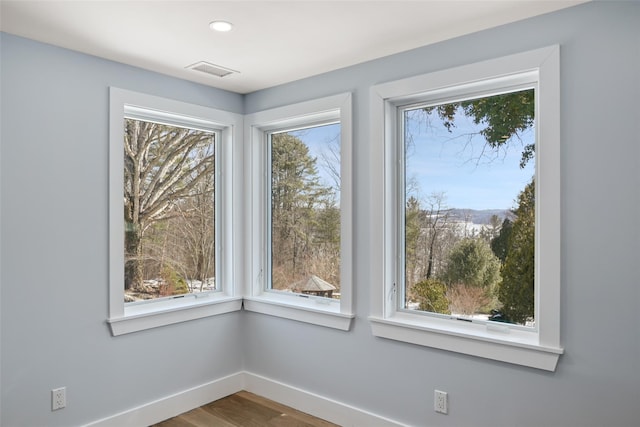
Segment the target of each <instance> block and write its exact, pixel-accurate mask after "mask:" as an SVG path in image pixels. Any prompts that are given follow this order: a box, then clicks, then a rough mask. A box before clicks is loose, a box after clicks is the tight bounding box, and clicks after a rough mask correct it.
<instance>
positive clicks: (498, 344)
mask: <svg viewBox="0 0 640 427" xmlns="http://www.w3.org/2000/svg"><path fill="white" fill-rule="evenodd" d="M409 317H415V315H414V316H411V315H408V316H402V315H399V316H394V317H392V318H386V319H383V318H378V317H369V321H370V322H371V330H372V333H373V335H374V336H377V337H381V338H387V339H392V340H396V341H403V342H408V343H412V344H417V345H422V346H426V347H433V348H438V349H442V350H448V351H453V352H457V353H463V354H468V355H472V356H477V357H483V358H486V359H492V360H498V361H502V362H507V363H513V364H516V365H521V366H528V367H531V368H536V369H542V370H546V371H552V372H553V371H555V369H556V365H557V363H558V359H559V357H560V355H561V354H562V353H563V352H564V350H563V349H562V348H560V347H550V346H544V345H540V344H539V343H538V335H537V334H536V333H532V332H523V331H514V330H512V331H510V332H508V333H507V332H501V331H491V330H489V329H488V328H487V326H485V325H472V326H471V325H469V326H471V327H462V326H458V325H456V324H455V323H452V321H451V320H443V321H438V320H434V321H431V320H429V321H425V320H424V319H409ZM465 326H467V325H465Z"/></svg>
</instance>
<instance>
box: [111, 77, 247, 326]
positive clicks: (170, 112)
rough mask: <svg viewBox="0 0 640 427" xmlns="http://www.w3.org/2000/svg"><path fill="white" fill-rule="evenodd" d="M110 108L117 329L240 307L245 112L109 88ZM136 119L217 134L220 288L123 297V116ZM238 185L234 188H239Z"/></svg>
mask: <svg viewBox="0 0 640 427" xmlns="http://www.w3.org/2000/svg"><path fill="white" fill-rule="evenodd" d="M109 95H110V110H109V115H110V117H109V318H108V320H107V322H108V323H109V325H110V327H111V332H112V334H113V335H114V336H115V335H121V334H126V333H131V332H136V331H140V330H144V329H149V328H154V327H158V326H163V325H168V324H173V323H178V322H184V321H187V320H193V319H198V318H202V317H207V316H213V315H217V314H222V313H227V312H231V311H237V310H240V309H241V306H242V294H241V292H240V290H239V289H238V288H239V286H237V285H236V283H238V281H239V280H241V279H242V277H241V276H242V275H241V270H240V268H239V267H238V265H237V263H234V258H236V257H238V258H239V255H240V254H239V253H238V252H239V251H240V245H238V244H237V243H236V242H238V241H240V239H241V238H242V236H241V232H242V231H241V227H240V225H238V226H234V225H233V217H234V215H237V214H238V212H239V211H240V210H241V202H242V200H241V199H240V197H238V196H236V197H235V198H234V197H233V195H234V194H236V195H237V194H241V191H240V189H241V186H242V182H243V179H242V168H241V163H240V166H238V165H237V164H236V163H239V162H240V159H241V156H242V148H241V147H242V144H241V141H242V116H241V115H238V114H234V113H230V112H226V111H222V110H217V109H213V108H208V107H203V106H198V105H192V104H187V103H183V102H179V101H174V100H170V99H165V98H161V97H157V96H152V95H147V94H142V93H137V92H132V91H128V90H123V89H119V88H114V87H111V88H110V93H109ZM125 117H128V118H135V119H139V120H148V121H154V122H159V123H166V124H170V125H177V126H183V127H188V128H192V129H199V130H207V131H213V132H215V133H216V135H217V136H216V144H217V145H216V168H215V183H216V184H215V185H216V191H215V194H216V203H215V206H216V221H215V227H216V230H215V234H216V243H215V251H216V265H217V269H216V287H217V288H218V287H219V288H221V289H220V290H219V291H214V292H208V293H202V294H185V295H183V296H179V297H177V298H171V297H169V298H160V299H158V300H152V301H149V302H145V303H142V304H130V303H127V304H125V302H124V250H123V248H124V226H125V224H124V218H123V214H122V213H123V209H124V206H123V185H124V184H123V179H124V173H123V170H124V163H123V162H124V160H123V152H124V146H123V144H124V140H123V138H124V118H125ZM234 190H235V191H234Z"/></svg>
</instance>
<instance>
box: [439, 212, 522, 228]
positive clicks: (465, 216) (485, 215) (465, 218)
mask: <svg viewBox="0 0 640 427" xmlns="http://www.w3.org/2000/svg"><path fill="white" fill-rule="evenodd" d="M446 212H447V213H448V214H449V218H450V219H452V220H455V221H461V222H471V223H473V224H489V223H490V220H491V217H492V216H493V215H496V216H497V217H498V218H500V222H501V223H502V221H504V219H505V218H507V217H512V216H513V213H512V212H511V211H510V210H509V209H482V210H476V209H457V208H454V209H448V210H447V211H446Z"/></svg>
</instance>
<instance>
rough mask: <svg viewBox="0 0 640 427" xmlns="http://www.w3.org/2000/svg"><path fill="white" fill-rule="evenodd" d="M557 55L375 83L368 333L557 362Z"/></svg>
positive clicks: (532, 362) (536, 362) (543, 53)
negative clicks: (371, 285) (373, 211)
mask: <svg viewBox="0 0 640 427" xmlns="http://www.w3.org/2000/svg"><path fill="white" fill-rule="evenodd" d="M558 52H559V49H558V48H557V47H552V48H544V49H539V50H536V51H531V52H526V53H523V54H519V55H512V56H508V57H503V58H499V59H495V60H490V61H485V62H482V63H477V64H472V65H468V66H463V67H459V68H456V69H452V70H445V71H441V72H435V73H431V74H426V75H422V76H417V77H413V78H409V79H405V80H400V81H396V82H390V83H386V84H381V85H377V86H375V87H374V88H372V91H371V112H372V117H371V120H372V140H373V142H374V144H375V145H374V148H373V149H374V155H373V157H372V161H373V162H374V163H373V164H372V170H384V171H385V173H384V174H382V176H380V177H377V176H375V175H374V181H373V182H372V185H373V189H374V199H373V201H374V203H375V204H376V205H377V206H378V207H379V208H380V209H379V212H380V214H379V215H375V216H374V220H373V221H372V227H373V229H372V237H373V238H374V239H375V241H374V243H373V244H372V271H373V273H372V274H373V278H374V284H375V286H374V291H373V294H372V313H371V316H370V320H371V323H372V330H373V333H374V335H377V336H380V337H384V338H390V339H396V340H401V341H407V342H412V343H415V344H420V345H424V346H430V347H436V348H441V349H446V350H451V351H456V352H460V353H466V354H471V355H476V356H480V357H485V358H490V359H495V360H502V361H506V362H510V363H516V364H521V365H526V366H531V367H536V368H540V369H546V370H555V366H556V364H557V360H558V358H559V355H560V354H561V353H562V351H563V350H562V349H561V347H560V342H559V341H560V340H559V330H560V327H559V297H560V241H559V236H560V233H559V231H560V190H559V177H560V166H559V165H560V163H559V152H560V149H559V138H560V136H559V135H560V133H559V53H558ZM378 189H380V190H379V191H376V190H378ZM376 211H377V210H376ZM378 230H383V233H380V232H379V231H378ZM509 234H510V236H509Z"/></svg>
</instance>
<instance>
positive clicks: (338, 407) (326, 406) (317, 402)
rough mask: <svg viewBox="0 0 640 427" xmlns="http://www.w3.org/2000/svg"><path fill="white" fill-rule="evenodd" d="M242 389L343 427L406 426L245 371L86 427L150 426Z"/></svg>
mask: <svg viewBox="0 0 640 427" xmlns="http://www.w3.org/2000/svg"><path fill="white" fill-rule="evenodd" d="M241 390H246V391H249V392H251V393H255V394H257V395H260V396H263V397H266V398H268V399H270V400H273V401H275V402H278V403H281V404H283V405H287V406H291V407H292V408H295V409H297V410H299V411H302V412H305V413H307V414H311V415H313V416H315V417H319V418H322V419H324V420H327V421H330V422H332V423H335V424H338V425H340V426H343V427H405V425H404V424H401V423H398V422H396V421H392V420H390V419H388V418H385V417H382V416H380V415H376V414H373V413H371V412H368V411H365V410H362V409H358V408H355V407H353V406H350V405H347V404H344V403H341V402H338V401H336V400H333V399H330V398H328V397H324V396H320V395H318V394H315V393H311V392H309V391H306V390H303V389H300V388H297V387H293V386H290V385H287V384H284V383H281V382H279V381H275V380H272V379H269V378H266V377H263V376H261V375H257V374H253V373H251V372H246V371H244V372H238V373H235V374H232V375H229V376H227V377H224V378H220V379H218V380H215V381H211V382H208V383H206V384H202V385H200V386H197V387H193V388H190V389H188V390H184V391H182V392H179V393H176V394H173V395H171V396H167V397H164V398H162V399H158V400H155V401H153V402H149V403H147V404H144V405H141V406H138V407H136V408H132V409H129V410H127V411H124V412H121V413H119V414H116V415H113V416H110V417H107V418H103V419H101V420H98V421H94V422H92V423H89V424H87V425H86V426H85V427H142V426H149V425H151V424H155V423H158V422H160V421H164V420H166V419H168V418H171V417H175V416H176V415H179V414H182V413H184V412H187V411H190V410H192V409H195V408H198V407H200V406H202V405H205V404H207V403H209V402H213V401H214V400H218V399H222V398H223V397H226V396H229V395H231V394H233V393H237V392H239V391H241Z"/></svg>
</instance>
